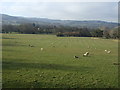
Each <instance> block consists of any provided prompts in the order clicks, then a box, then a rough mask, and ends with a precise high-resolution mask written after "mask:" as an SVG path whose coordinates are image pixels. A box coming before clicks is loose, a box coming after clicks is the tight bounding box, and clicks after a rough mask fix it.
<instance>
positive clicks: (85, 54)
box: [74, 50, 111, 58]
mask: <svg viewBox="0 0 120 90" xmlns="http://www.w3.org/2000/svg"><path fill="white" fill-rule="evenodd" d="M105 52H106V53H108V54H109V53H111V51H110V50H105ZM89 54H90V53H89V52H85V53H84V54H83V56H84V57H86V56H89ZM74 58H79V57H78V56H74Z"/></svg>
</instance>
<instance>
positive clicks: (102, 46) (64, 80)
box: [2, 34, 118, 88]
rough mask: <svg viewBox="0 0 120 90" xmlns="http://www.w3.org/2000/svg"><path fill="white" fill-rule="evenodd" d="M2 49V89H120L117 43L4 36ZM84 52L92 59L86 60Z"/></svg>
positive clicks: (35, 36)
mask: <svg viewBox="0 0 120 90" xmlns="http://www.w3.org/2000/svg"><path fill="white" fill-rule="evenodd" d="M29 45H32V46H33V47H31V46H29ZM2 46H3V47H2V69H3V71H2V72H3V73H2V83H3V88H110V87H111V88H115V87H116V88H117V87H118V65H114V64H113V63H114V62H118V42H117V41H115V40H112V39H98V38H91V37H56V36H55V35H38V34H3V35H2ZM41 48H43V50H41ZM106 49H107V50H111V53H109V54H108V53H106V52H105V50H106ZM85 52H89V53H90V54H89V56H87V57H83V54H84V53H85ZM75 55H76V56H78V57H79V58H74V56H75Z"/></svg>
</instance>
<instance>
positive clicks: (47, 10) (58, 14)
mask: <svg viewBox="0 0 120 90" xmlns="http://www.w3.org/2000/svg"><path fill="white" fill-rule="evenodd" d="M1 7H2V10H1V11H0V13H3V14H7V15H10V16H17V17H19V16H20V17H28V18H48V19H54V20H77V21H88V20H97V21H105V22H115V23H117V22H118V3H117V2H59V3H58V2H33V3H31V2H19V3H18V2H7V3H2V4H1ZM8 8H9V9H8Z"/></svg>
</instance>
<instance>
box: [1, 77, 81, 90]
mask: <svg viewBox="0 0 120 90" xmlns="http://www.w3.org/2000/svg"><path fill="white" fill-rule="evenodd" d="M72 87H73V86H72V85H70V84H69V83H55V82H54V83H51V82H41V81H39V80H32V81H29V82H26V81H25V80H23V81H21V80H17V79H16V80H11V81H6V82H3V83H2V88H28V90H32V89H34V88H72ZM74 88H81V86H80V85H79V86H77V85H75V86H74Z"/></svg>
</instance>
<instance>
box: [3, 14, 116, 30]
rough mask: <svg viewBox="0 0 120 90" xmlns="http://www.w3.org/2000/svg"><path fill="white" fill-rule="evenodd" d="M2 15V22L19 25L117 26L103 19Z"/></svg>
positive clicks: (110, 27)
mask: <svg viewBox="0 0 120 90" xmlns="http://www.w3.org/2000/svg"><path fill="white" fill-rule="evenodd" d="M1 15H2V24H3V25H6V24H12V25H19V24H25V23H36V24H40V25H56V26H59V25H63V26H71V27H88V28H103V27H105V28H109V29H112V28H115V27H117V26H118V24H117V23H113V22H105V21H96V20H88V21H77V20H53V19H47V18H26V17H17V16H10V15H6V14H1Z"/></svg>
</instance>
